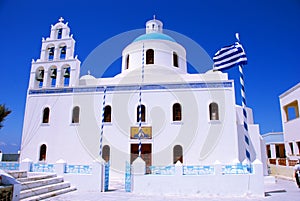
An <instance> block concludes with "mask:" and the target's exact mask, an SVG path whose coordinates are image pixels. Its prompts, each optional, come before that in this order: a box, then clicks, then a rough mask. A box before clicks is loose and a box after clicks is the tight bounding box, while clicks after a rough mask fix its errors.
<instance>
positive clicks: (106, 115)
mask: <svg viewBox="0 0 300 201" xmlns="http://www.w3.org/2000/svg"><path fill="white" fill-rule="evenodd" d="M104 122H111V107H110V106H109V105H107V106H105V108H104Z"/></svg>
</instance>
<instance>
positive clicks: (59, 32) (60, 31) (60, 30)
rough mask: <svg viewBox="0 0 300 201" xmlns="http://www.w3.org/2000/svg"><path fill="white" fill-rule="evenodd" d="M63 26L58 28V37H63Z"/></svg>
mask: <svg viewBox="0 0 300 201" xmlns="http://www.w3.org/2000/svg"><path fill="white" fill-rule="evenodd" d="M62 30H63V29H62V28H60V29H58V30H57V39H61V38H62Z"/></svg>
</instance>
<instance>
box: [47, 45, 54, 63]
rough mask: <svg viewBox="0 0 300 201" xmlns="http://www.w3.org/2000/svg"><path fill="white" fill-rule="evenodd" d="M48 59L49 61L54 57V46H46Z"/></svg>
mask: <svg viewBox="0 0 300 201" xmlns="http://www.w3.org/2000/svg"><path fill="white" fill-rule="evenodd" d="M48 54H49V55H48V60H49V61H51V60H53V58H54V47H50V48H48Z"/></svg>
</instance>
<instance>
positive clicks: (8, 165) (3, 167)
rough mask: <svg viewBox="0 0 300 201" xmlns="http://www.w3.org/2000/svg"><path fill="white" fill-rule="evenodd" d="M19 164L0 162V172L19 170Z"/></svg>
mask: <svg viewBox="0 0 300 201" xmlns="http://www.w3.org/2000/svg"><path fill="white" fill-rule="evenodd" d="M19 168H20V164H19V163H18V162H0V169H1V170H9V171H14V170H19Z"/></svg>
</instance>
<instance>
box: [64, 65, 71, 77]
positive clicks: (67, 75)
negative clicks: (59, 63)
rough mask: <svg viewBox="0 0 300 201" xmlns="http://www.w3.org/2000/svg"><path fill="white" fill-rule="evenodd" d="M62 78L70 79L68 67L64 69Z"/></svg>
mask: <svg viewBox="0 0 300 201" xmlns="http://www.w3.org/2000/svg"><path fill="white" fill-rule="evenodd" d="M64 77H67V78H69V77H70V67H67V68H64Z"/></svg>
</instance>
